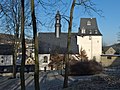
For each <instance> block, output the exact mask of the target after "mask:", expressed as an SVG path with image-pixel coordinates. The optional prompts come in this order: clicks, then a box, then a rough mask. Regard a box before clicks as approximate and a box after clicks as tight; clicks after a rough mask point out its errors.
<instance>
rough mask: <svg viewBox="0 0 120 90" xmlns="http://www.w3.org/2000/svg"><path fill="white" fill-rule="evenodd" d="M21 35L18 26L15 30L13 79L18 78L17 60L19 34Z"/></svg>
mask: <svg viewBox="0 0 120 90" xmlns="http://www.w3.org/2000/svg"><path fill="white" fill-rule="evenodd" d="M18 33H19V25H18V24H16V29H15V34H14V35H15V42H14V56H13V78H16V60H17V52H18V35H19V34H18Z"/></svg>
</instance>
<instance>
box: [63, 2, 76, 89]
mask: <svg viewBox="0 0 120 90" xmlns="http://www.w3.org/2000/svg"><path fill="white" fill-rule="evenodd" d="M75 2H76V0H73V2H72V6H71V9H70V20H69V21H70V22H69V26H68V39H67V57H66V58H65V76H64V84H63V88H67V87H68V74H69V52H70V43H71V31H72V19H73V11H74V7H75Z"/></svg>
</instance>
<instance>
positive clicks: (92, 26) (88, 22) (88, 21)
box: [78, 18, 102, 36]
mask: <svg viewBox="0 0 120 90" xmlns="http://www.w3.org/2000/svg"><path fill="white" fill-rule="evenodd" d="M82 30H84V31H82ZM78 35H95V36H97V35H98V36H99V35H100V36H101V35H102V34H101V33H100V31H99V29H98V25H97V21H96V18H81V20H80V27H79V33H78Z"/></svg>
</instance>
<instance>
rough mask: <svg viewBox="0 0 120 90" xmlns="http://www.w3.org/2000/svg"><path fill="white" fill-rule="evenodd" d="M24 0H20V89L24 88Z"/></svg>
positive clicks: (23, 89)
mask: <svg viewBox="0 0 120 90" xmlns="http://www.w3.org/2000/svg"><path fill="white" fill-rule="evenodd" d="M24 20H25V18H24V0H21V42H22V61H21V70H20V79H21V90H25V76H24V70H25V51H26V50H25V35H24Z"/></svg>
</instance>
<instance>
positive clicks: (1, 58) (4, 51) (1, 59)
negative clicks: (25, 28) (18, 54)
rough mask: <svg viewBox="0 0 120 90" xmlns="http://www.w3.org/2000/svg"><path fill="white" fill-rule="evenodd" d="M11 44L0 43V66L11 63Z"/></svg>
mask: <svg viewBox="0 0 120 90" xmlns="http://www.w3.org/2000/svg"><path fill="white" fill-rule="evenodd" d="M13 50H14V48H13V45H10V44H0V66H1V65H12V64H13Z"/></svg>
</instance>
